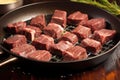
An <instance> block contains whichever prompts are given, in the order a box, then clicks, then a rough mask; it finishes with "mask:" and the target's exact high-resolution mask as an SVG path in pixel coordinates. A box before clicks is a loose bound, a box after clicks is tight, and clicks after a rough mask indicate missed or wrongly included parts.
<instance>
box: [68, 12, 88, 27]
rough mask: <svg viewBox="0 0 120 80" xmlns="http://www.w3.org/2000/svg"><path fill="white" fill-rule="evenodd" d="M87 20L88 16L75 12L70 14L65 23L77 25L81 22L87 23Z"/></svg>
mask: <svg viewBox="0 0 120 80" xmlns="http://www.w3.org/2000/svg"><path fill="white" fill-rule="evenodd" d="M87 20H88V15H87V14H84V13H81V12H80V11H76V12H73V13H71V14H70V15H69V16H68V19H67V22H68V24H72V25H76V26H77V25H78V24H79V23H80V22H81V21H87Z"/></svg>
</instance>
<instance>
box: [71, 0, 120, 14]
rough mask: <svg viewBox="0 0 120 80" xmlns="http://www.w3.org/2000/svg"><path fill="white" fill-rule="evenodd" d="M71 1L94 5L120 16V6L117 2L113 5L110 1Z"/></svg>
mask: <svg viewBox="0 0 120 80" xmlns="http://www.w3.org/2000/svg"><path fill="white" fill-rule="evenodd" d="M71 1H74V2H80V3H85V4H90V5H94V6H97V7H100V8H102V9H105V10H107V11H108V12H110V13H111V14H113V15H116V16H118V15H120V6H119V5H118V4H117V2H116V1H113V2H111V3H110V2H109V1H108V0H71Z"/></svg>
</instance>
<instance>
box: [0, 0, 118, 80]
mask: <svg viewBox="0 0 120 80" xmlns="http://www.w3.org/2000/svg"><path fill="white" fill-rule="evenodd" d="M38 1H40V0H24V4H28V3H33V2H38ZM41 1H44V0H41ZM15 64H16V63H13V64H11V66H6V67H4V68H3V69H2V70H1V69H0V80H120V46H119V47H117V49H116V50H115V52H114V53H113V54H112V55H111V56H110V57H109V58H108V59H107V60H106V61H105V62H103V63H102V64H100V65H98V66H97V67H94V68H92V69H89V70H86V71H79V72H77V73H74V74H66V75H58V76H57V75H56V76H49V75H47V73H46V75H40V74H39V75H36V74H32V73H26V72H24V71H23V70H21V69H20V68H19V67H14V65H15ZM51 74H52V73H51Z"/></svg>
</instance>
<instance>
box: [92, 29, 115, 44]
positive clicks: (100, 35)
mask: <svg viewBox="0 0 120 80" xmlns="http://www.w3.org/2000/svg"><path fill="white" fill-rule="evenodd" d="M115 34H116V31H115V30H108V29H101V30H97V31H94V34H93V39H95V40H97V41H100V42H101V44H105V43H106V42H108V41H109V40H111V39H113V37H114V36H115Z"/></svg>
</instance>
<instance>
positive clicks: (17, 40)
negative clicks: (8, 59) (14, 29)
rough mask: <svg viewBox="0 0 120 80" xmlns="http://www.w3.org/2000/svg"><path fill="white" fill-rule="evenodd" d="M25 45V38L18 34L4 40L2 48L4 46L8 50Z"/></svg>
mask: <svg viewBox="0 0 120 80" xmlns="http://www.w3.org/2000/svg"><path fill="white" fill-rule="evenodd" d="M25 43H27V39H26V37H25V36H24V35H19V34H17V35H14V36H10V37H8V38H7V39H6V40H4V46H6V48H8V49H11V48H14V47H18V46H21V45H22V44H25Z"/></svg>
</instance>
